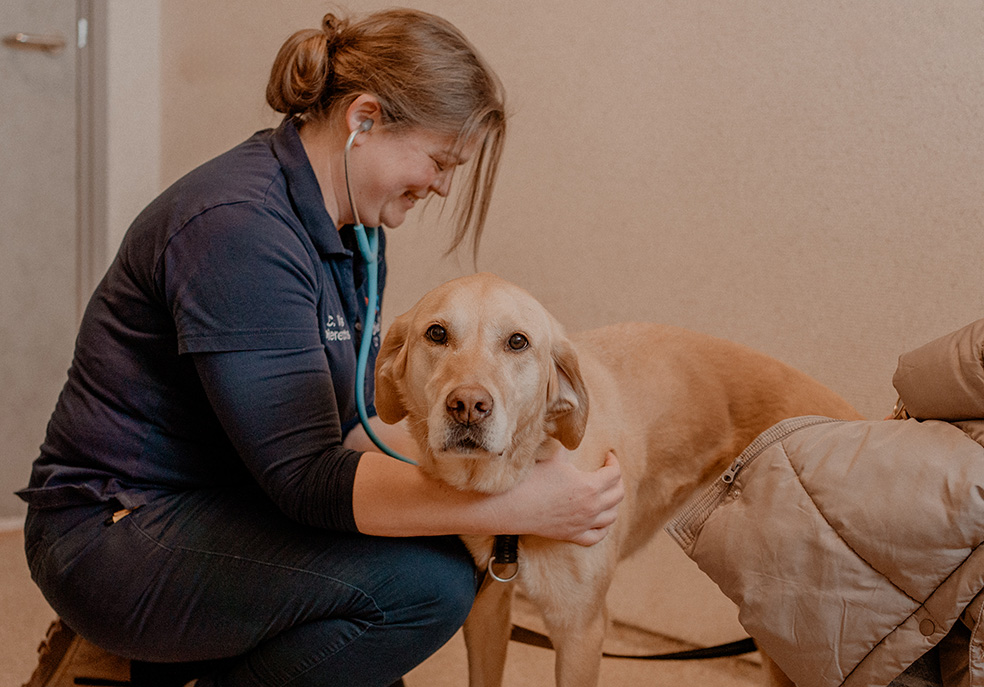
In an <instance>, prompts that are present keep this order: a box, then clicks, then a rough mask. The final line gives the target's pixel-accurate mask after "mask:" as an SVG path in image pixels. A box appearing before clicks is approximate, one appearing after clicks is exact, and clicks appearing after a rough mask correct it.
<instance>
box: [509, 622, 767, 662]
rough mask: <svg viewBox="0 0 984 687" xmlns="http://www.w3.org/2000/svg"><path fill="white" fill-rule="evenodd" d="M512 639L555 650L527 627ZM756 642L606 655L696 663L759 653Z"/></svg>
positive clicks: (514, 631)
mask: <svg viewBox="0 0 984 687" xmlns="http://www.w3.org/2000/svg"><path fill="white" fill-rule="evenodd" d="M510 639H512V641H514V642H519V643H520V644H528V645H529V646H537V647H540V648H542V649H553V642H551V641H550V637H547V636H546V635H544V634H540V633H539V632H534V631H533V630H528V629H526V628H525V627H520V626H518V625H513V628H512V635H511V636H510ZM757 650H758V647H756V646H755V640H754V639H751V638H746V639H739V640H738V641H737V642H728V643H727V644H719V645H718V646H709V647H705V648H702V649H689V650H686V651H674V652H672V653H668V654H650V655H647V656H637V655H635V654H610V653H607V652H606V653H604V654H602V656H604V657H605V658H630V659H636V660H639V661H696V660H700V659H705V658H726V657H728V656H741V655H742V654H750V653H752V652H753V651H757Z"/></svg>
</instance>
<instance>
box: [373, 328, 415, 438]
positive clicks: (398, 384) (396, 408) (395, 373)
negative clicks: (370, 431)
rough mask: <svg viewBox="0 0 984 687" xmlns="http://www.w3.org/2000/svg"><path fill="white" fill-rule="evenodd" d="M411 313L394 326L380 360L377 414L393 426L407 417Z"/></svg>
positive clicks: (378, 358)
mask: <svg viewBox="0 0 984 687" xmlns="http://www.w3.org/2000/svg"><path fill="white" fill-rule="evenodd" d="M409 315H410V313H404V314H403V315H400V316H399V317H398V318H396V320H395V321H394V322H393V324H392V325H391V326H390V328H389V331H387V332H386V337H385V338H384V339H383V343H382V345H381V346H380V347H379V355H378V356H377V357H376V414H377V415H378V416H379V419H380V420H382V421H383V422H385V423H386V424H389V425H392V424H395V423H397V422H399V421H400V420H402V419H403V418H404V417H406V415H407V408H406V406H405V405H404V403H403V379H404V377H405V375H406V371H407V345H406V344H407V332H408V331H409V330H410V317H409Z"/></svg>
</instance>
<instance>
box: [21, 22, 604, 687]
mask: <svg viewBox="0 0 984 687" xmlns="http://www.w3.org/2000/svg"><path fill="white" fill-rule="evenodd" d="M267 101H268V102H269V103H270V105H271V106H272V107H273V108H274V109H275V110H277V111H278V112H282V113H283V114H284V115H285V118H284V120H283V122H282V124H281V125H280V126H279V127H277V128H276V129H273V130H266V131H261V132H258V133H257V134H255V135H254V136H253V137H252V138H250V139H249V140H247V141H246V142H244V143H242V144H241V145H239V146H237V147H235V148H233V149H232V150H230V151H229V152H227V153H225V154H224V155H221V156H219V157H217V158H216V159H214V160H212V161H211V162H207V163H205V164H204V165H202V166H201V167H199V168H198V169H196V170H193V171H192V172H190V173H189V174H188V175H187V176H185V177H184V178H183V179H181V180H179V181H178V182H176V183H175V184H174V185H172V186H171V187H170V188H169V189H167V190H166V191H164V193H163V194H162V195H161V196H160V197H159V198H158V199H157V200H155V201H154V202H153V203H151V204H150V205H149V206H148V207H147V208H146V209H145V210H144V211H143V212H142V213H141V214H140V215H139V216H138V217H137V219H136V220H135V221H134V223H133V224H132V225H131V227H130V229H129V230H128V232H127V234H126V237H125V238H124V239H123V243H122V245H121V247H120V250H119V253H118V255H117V257H116V259H115V260H114V262H113V264H112V265H111V266H110V268H109V271H108V272H107V274H106V276H105V278H104V279H103V280H102V282H101V283H100V285H99V286H98V288H97V290H96V292H95V294H94V295H93V297H92V299H91V301H90V303H89V306H88V308H87V310H86V313H85V316H84V318H83V321H82V324H81V329H80V332H79V336H78V339H77V343H76V349H75V357H74V360H73V363H72V367H71V370H70V371H69V377H68V382H67V383H66V385H65V387H64V389H63V391H62V394H61V397H60V399H59V401H58V405H57V407H56V409H55V412H54V414H53V416H52V418H51V421H50V423H49V425H48V432H47V436H46V439H45V442H44V445H43V446H42V449H41V456H40V457H39V458H38V459H37V460H36V461H35V464H34V468H33V471H32V474H31V478H30V483H29V486H28V488H26V489H24V490H22V491H20V492H19V493H20V495H21V496H22V497H23V498H24V499H25V500H26V501H27V502H28V503H29V510H28V517H27V521H26V524H25V541H26V548H27V557H28V562H29V565H30V569H31V572H32V575H33V577H34V579H35V581H36V582H37V584H38V586H39V587H40V588H41V590H42V592H43V593H44V595H45V597H46V598H47V599H48V601H49V603H50V604H51V606H52V607H53V608H54V609H55V611H56V612H57V613H58V614H59V615H60V616H61V622H58V623H56V624H55V625H53V627H52V630H51V631H50V633H49V636H48V638H47V641H46V643H45V644H44V645H43V646H42V650H41V656H40V664H39V666H38V669H37V671H35V673H34V676H33V678H32V679H31V681H30V683H29V687H42V685H69V684H102V685H106V684H133V685H141V686H143V687H149V686H150V685H154V686H163V685H184V684H186V683H187V682H188V681H194V680H197V681H198V687H205V686H206V685H209V686H211V685H240V686H245V685H249V686H254V685H285V684H290V685H292V686H293V687H303V686H304V685H321V686H323V685H332V686H333V687H340V686H343V685H357V686H359V687H366V686H372V685H378V686H385V685H389V684H391V683H393V682H394V681H397V680H399V679H400V678H401V676H402V675H403V674H404V673H405V672H406V671H408V670H410V669H411V668H412V667H414V666H415V665H417V664H418V663H420V662H421V661H423V660H424V659H425V658H427V656H428V655H430V654H431V653H432V652H433V651H435V650H437V649H438V648H439V647H440V646H441V645H442V644H444V643H445V642H446V641H447V640H448V639H449V638H450V637H451V636H452V635H453V634H454V633H455V632H456V631H457V629H458V628H459V627H460V626H461V624H462V623H463V622H464V620H465V617H466V616H467V614H468V613H469V611H470V609H471V606H472V603H473V600H474V598H475V594H476V582H477V579H478V577H479V576H478V574H477V572H476V570H475V568H474V566H473V563H472V558H471V556H470V555H469V554H468V552H467V550H466V549H465V547H464V546H463V544H462V543H461V541H460V540H459V538H458V537H456V536H436V535H458V534H490V535H491V534H512V533H535V534H539V535H541V536H544V537H548V538H558V539H563V540H569V541H573V542H575V543H579V544H592V543H596V542H598V541H600V540H601V539H602V538H603V537H604V536H605V535H606V533H607V531H608V529H609V527H610V526H611V524H612V522H613V521H614V519H615V509H616V506H617V505H618V503H619V501H620V500H621V498H622V493H623V489H622V485H621V473H620V470H619V467H618V465H617V463H616V462H615V461H614V459H613V458H610V459H609V461H608V463H607V465H605V466H604V467H602V468H601V469H599V470H597V471H594V472H581V471H578V470H577V469H575V468H574V467H573V466H571V465H570V464H568V462H567V461H565V460H562V459H560V456H558V455H556V454H555V455H554V456H553V457H552V459H549V460H545V461H543V462H541V463H540V464H538V465H537V466H536V468H535V469H534V470H533V471H532V474H531V475H530V476H529V478H528V479H526V480H525V481H523V482H522V483H521V484H519V485H518V486H517V487H516V488H514V489H512V490H510V491H508V492H505V493H502V494H499V495H496V496H484V495H479V494H475V493H468V492H464V491H455V490H453V489H449V488H447V487H446V486H444V485H441V484H439V483H437V482H435V481H433V480H431V479H429V478H427V477H425V476H424V475H423V474H422V473H421V471H420V470H418V469H417V468H416V467H414V466H411V465H408V464H406V463H402V462H398V461H396V460H393V459H392V458H389V457H387V456H385V455H383V454H381V453H378V452H375V451H374V450H373V449H372V448H371V446H370V444H369V443H368V440H367V438H366V435H365V434H364V433H363V432H362V430H352V431H349V430H351V428H352V427H354V426H355V425H356V424H357V422H358V418H357V413H356V408H355V405H356V404H355V400H354V396H355V394H354V386H355V372H356V350H357V349H356V346H357V345H358V344H359V343H360V339H362V338H363V337H372V342H371V345H372V347H371V358H372V359H374V358H375V357H376V353H377V352H378V349H379V338H378V335H377V333H376V332H374V331H373V328H372V327H367V326H364V323H365V320H364V319H363V318H364V316H365V313H363V312H362V310H361V309H362V308H364V307H365V306H364V304H365V303H366V302H367V301H369V300H370V299H369V294H368V293H367V289H368V287H367V283H368V281H369V280H368V279H367V270H366V269H365V266H364V265H362V263H361V261H359V260H357V259H355V260H354V259H353V254H354V251H355V248H356V237H355V234H354V229H353V225H354V224H359V223H360V222H359V217H358V213H356V212H355V210H354V207H355V204H356V201H357V204H358V208H359V210H361V213H362V216H361V218H362V219H363V220H365V221H366V223H367V224H369V225H370V226H373V227H375V226H378V225H384V226H386V227H391V228H392V227H397V226H399V225H401V224H402V223H403V221H404V218H405V216H406V213H407V212H408V211H409V210H410V209H412V208H413V207H414V204H415V203H416V201H418V200H421V199H423V198H425V197H427V196H428V195H429V194H431V193H436V194H437V195H439V196H442V197H444V196H446V195H447V194H448V192H449V187H450V184H451V177H452V174H453V172H454V170H455V169H456V168H458V167H459V166H460V165H463V164H465V163H466V162H467V161H468V160H469V159H471V160H472V161H473V164H472V167H471V171H470V173H469V174H468V178H466V179H465V180H464V181H465V189H464V190H465V192H464V193H463V194H462V196H460V200H461V201H462V202H463V205H462V206H460V207H459V210H460V211H461V212H459V213H458V217H459V220H460V221H459V222H458V225H459V226H457V227H456V239H455V241H454V245H455V246H456V245H457V244H458V243H460V242H461V241H462V240H463V239H465V238H467V237H468V236H469V235H471V236H472V237H473V238H474V241H475V245H476V246H477V241H478V237H479V235H480V233H481V229H482V226H483V224H484V220H485V214H486V210H487V208H488V200H489V194H490V192H491V189H492V185H493V181H494V176H495V170H496V168H497V164H498V160H499V157H500V153H501V149H502V142H503V136H504V133H505V115H504V104H503V93H502V88H501V85H500V83H499V81H498V79H497V78H496V76H495V74H493V73H492V72H491V71H490V70H489V68H488V67H487V65H486V63H485V62H484V60H483V59H482V58H481V57H480V56H479V55H478V54H477V52H476V51H475V50H474V48H473V47H472V46H471V44H470V43H469V42H468V41H467V40H466V39H465V38H464V36H462V35H461V34H460V32H458V31H457V29H455V28H454V27H453V26H451V25H450V24H448V23H447V22H446V21H444V20H442V19H439V18H438V17H435V16H433V15H430V14H426V13H423V12H417V11H412V10H387V11H384V12H379V13H376V14H371V15H367V16H366V17H364V18H361V19H359V20H357V21H342V20H339V19H337V18H336V17H334V16H332V15H327V16H326V17H325V19H324V22H323V25H322V27H321V28H319V29H314V30H306V31H300V32H298V33H296V34H294V35H293V36H291V37H290V38H289V39H288V40H287V41H286V42H285V43H284V45H283V47H282V48H281V50H280V53H279V55H278V56H277V60H276V62H275V64H274V67H273V70H272V72H271V76H270V81H269V84H268V87H267ZM349 157H351V165H349V164H348V162H349ZM349 172H351V174H349ZM350 177H351V182H352V183H351V185H350V184H349V181H350ZM351 191H354V198H355V199H356V201H353V194H352V193H350V192H351ZM346 196H348V201H349V202H345V199H346ZM380 233H381V232H380ZM380 238H382V237H380ZM380 244H381V245H380V247H379V251H378V253H377V263H376V267H377V268H378V272H379V274H380V279H379V282H380V284H381V283H382V282H384V281H385V257H384V252H385V241H384V240H380ZM379 288H382V287H381V286H380V287H379ZM369 364H370V365H372V360H370V363H369ZM372 391H373V389H372V379H371V378H370V379H369V380H367V382H366V397H367V398H369V399H371V398H372ZM401 432H403V434H401ZM394 433H395V434H396V435H397V436H394ZM401 437H402V441H401ZM343 439H344V442H343ZM386 439H387V441H388V442H389V443H391V444H393V445H394V446H395V447H397V448H398V449H399V450H401V451H403V452H405V453H406V454H408V455H410V456H411V457H412V456H413V455H414V449H413V447H412V445H411V442H410V441H409V437H407V436H405V430H399V429H398V430H393V432H392V433H390V434H389V435H388V436H387V437H386ZM599 458H600V459H601V458H603V457H599ZM368 535H385V536H368ZM83 638H84V639H83ZM110 652H111V653H110ZM131 661H132V663H131ZM138 661H140V662H138Z"/></svg>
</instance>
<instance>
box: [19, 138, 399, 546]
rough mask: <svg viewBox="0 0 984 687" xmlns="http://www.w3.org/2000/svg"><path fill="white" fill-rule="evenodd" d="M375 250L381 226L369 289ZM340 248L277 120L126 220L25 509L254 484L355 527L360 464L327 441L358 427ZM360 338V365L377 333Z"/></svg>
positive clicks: (306, 511) (349, 274) (319, 517)
mask: <svg viewBox="0 0 984 687" xmlns="http://www.w3.org/2000/svg"><path fill="white" fill-rule="evenodd" d="M384 246H385V237H383V235H382V232H380V251H379V270H380V272H379V275H380V277H379V285H380V286H379V288H380V290H382V288H383V285H384V284H385V276H386V269H385V260H384V253H385V248H384ZM355 248H356V244H355V237H354V235H353V233H352V231H351V228H350V227H345V228H343V229H342V230H341V231H339V230H337V229H336V227H335V225H334V224H333V222H332V220H331V218H330V217H329V216H328V213H327V211H326V210H325V206H324V201H323V198H322V195H321V190H320V188H319V186H318V182H317V179H316V177H315V175H314V171H313V169H312V168H311V165H310V163H309V161H308V158H307V155H306V153H305V151H304V148H303V146H302V144H301V140H300V137H299V136H298V133H297V130H296V128H295V126H294V124H293V123H292V122H290V121H286V122H284V123H283V124H282V125H281V126H280V127H278V128H277V129H276V130H266V131H261V132H258V133H257V134H255V135H254V136H253V137H252V138H250V139H249V140H247V141H245V142H244V143H242V144H241V145H239V146H237V147H236V148H233V149H232V150H231V151H229V152H227V153H225V154H224V155H221V156H219V157H217V158H215V159H214V160H211V161H210V162H207V163H205V164H204V165H202V166H201V167H199V168H197V169H195V170H193V171H192V172H190V173H189V174H187V175H186V176H185V177H183V178H182V179H180V180H179V181H177V182H176V183H175V184H174V185H172V186H171V187H170V188H168V189H167V190H166V191H164V193H162V194H161V195H160V196H159V197H158V198H157V199H156V200H154V202H152V203H151V204H150V205H149V206H148V207H147V208H146V209H145V210H144V211H143V212H142V213H141V214H140V215H139V216H138V217H137V219H136V220H135V221H134V223H133V224H132V225H131V226H130V228H129V230H128V231H127V234H126V236H125V238H124V239H123V242H122V244H121V246H120V250H119V253H118V254H117V256H116V259H115V260H114V262H113V263H112V265H111V266H110V268H109V270H108V272H107V274H106V276H105V277H104V278H103V280H102V282H101V283H100V284H99V286H98V287H97V289H96V291H95V293H94V295H93V297H92V299H91V300H90V302H89V305H88V307H87V309H86V312H85V315H84V317H83V321H82V324H81V328H80V331H79V335H78V339H77V342H76V349H75V356H74V359H73V362H72V366H71V369H70V370H69V374H68V381H67V383H66V385H65V387H64V389H63V390H62V393H61V395H60V397H59V400H58V404H57V406H56V408H55V411H54V414H53V415H52V418H51V421H50V422H49V425H48V430H47V435H46V438H45V441H44V444H43V445H42V447H41V456H40V457H39V458H38V459H37V460H36V461H35V463H34V468H33V470H32V474H31V479H30V484H29V487H28V488H27V489H23V490H21V491H20V492H18V494H19V495H20V496H21V497H22V498H23V499H24V500H25V501H27V502H28V503H30V504H31V505H32V506H33V507H37V508H55V507H63V506H69V505H76V504H82V503H91V502H110V501H115V502H117V503H119V504H122V505H123V506H124V507H128V508H134V507H138V506H140V505H142V504H144V503H146V502H148V501H149V500H150V499H152V498H154V497H155V496H157V495H160V494H163V493H173V492H178V491H183V490H191V489H199V488H210V487H221V486H226V485H240V484H248V483H250V482H255V483H258V484H259V485H260V486H261V487H262V488H263V489H264V490H265V491H266V492H267V494H268V495H270V497H271V498H272V499H273V500H275V501H276V502H277V504H278V505H279V506H280V507H281V509H282V510H284V512H286V513H287V514H288V515H290V516H291V517H293V518H295V519H297V520H298V521H300V522H304V523H306V524H312V525H317V526H323V527H333V528H339V529H348V530H354V529H355V522H354V518H353V516H352V504H351V495H352V483H353V480H354V475H355V468H356V465H357V463H358V460H359V457H360V455H361V454H360V453H358V452H355V451H350V450H347V449H345V448H343V447H342V446H341V441H342V438H343V436H344V433H345V431H347V430H348V429H349V428H351V427H352V426H353V425H354V424H355V423H357V422H358V416H357V411H356V408H355V389H354V383H355V365H356V362H355V361H356V347H357V346H358V343H359V341H360V339H361V336H362V330H363V326H362V322H363V319H364V315H365V313H364V308H365V303H366V301H367V294H366V286H367V285H366V278H365V276H366V275H365V270H364V266H363V265H362V261H361V258H358V253H357V250H355ZM376 321H377V323H378V321H379V318H378V316H377V318H376ZM371 335H372V336H373V347H372V355H371V358H370V363H369V364H370V368H369V369H370V371H371V370H372V365H373V364H374V361H375V357H376V353H377V352H378V349H379V334H378V326H377V329H376V331H374V332H372V333H371ZM366 377H367V381H366V385H367V389H366V398H367V399H371V398H373V388H372V384H373V381H372V380H373V376H372V374H371V373H370V374H367V375H366ZM369 412H370V414H371V413H372V412H373V410H372V409H371V408H370V410H369Z"/></svg>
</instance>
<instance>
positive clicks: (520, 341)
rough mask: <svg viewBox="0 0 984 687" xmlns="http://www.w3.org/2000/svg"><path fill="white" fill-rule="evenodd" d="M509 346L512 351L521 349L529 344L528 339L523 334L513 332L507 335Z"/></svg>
mask: <svg viewBox="0 0 984 687" xmlns="http://www.w3.org/2000/svg"><path fill="white" fill-rule="evenodd" d="M508 343H509V348H511V349H512V350H514V351H521V350H523V349H524V348H526V347H528V346H529V345H530V340H529V339H527V338H526V336H525V335H524V334H518V333H517V334H513V335H512V336H510V337H509V342H508Z"/></svg>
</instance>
